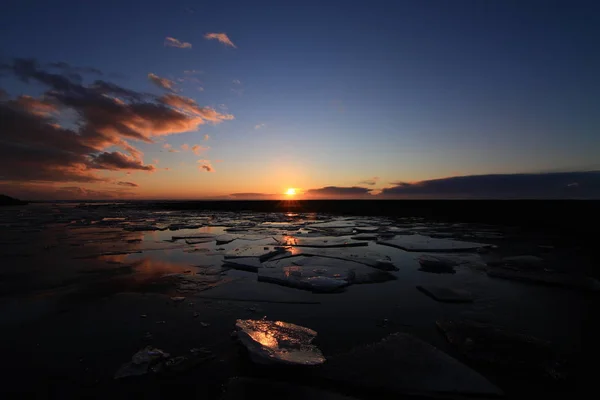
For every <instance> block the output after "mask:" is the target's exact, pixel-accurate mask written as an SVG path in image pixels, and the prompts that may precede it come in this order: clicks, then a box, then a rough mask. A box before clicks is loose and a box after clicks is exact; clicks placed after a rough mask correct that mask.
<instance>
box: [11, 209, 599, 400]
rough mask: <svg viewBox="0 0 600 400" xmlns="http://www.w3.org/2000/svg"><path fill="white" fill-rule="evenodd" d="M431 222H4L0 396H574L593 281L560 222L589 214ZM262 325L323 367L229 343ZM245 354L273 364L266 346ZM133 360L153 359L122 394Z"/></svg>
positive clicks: (150, 217) (478, 212) (587, 242)
mask: <svg viewBox="0 0 600 400" xmlns="http://www.w3.org/2000/svg"><path fill="white" fill-rule="evenodd" d="M429 204H433V203H430V202H406V203H399V202H382V201H378V202H376V204H375V202H337V203H336V202H312V203H304V205H302V204H301V203H299V202H296V203H294V202H208V203H207V202H203V203H191V202H172V203H166V202H161V203H124V204H110V203H108V204H99V203H92V204H76V203H75V204H73V203H61V204H30V205H27V206H18V207H8V208H3V209H1V210H0V225H1V230H0V232H1V233H0V252H1V255H2V263H1V264H2V266H1V267H0V329H1V330H2V333H3V334H2V337H3V340H2V341H1V342H0V347H1V348H0V351H1V354H2V355H3V363H2V364H1V365H2V366H1V367H0V368H1V369H2V371H1V373H2V377H3V382H4V383H3V385H2V387H1V388H0V391H1V392H2V393H4V394H8V393H15V392H18V393H21V394H25V393H30V394H35V395H36V396H37V397H38V398H44V397H52V398H66V397H84V396H85V397H88V398H107V397H117V398H125V397H131V396H138V397H142V398H162V397H175V396H182V395H183V396H185V397H189V398H196V397H198V398H199V397H201V398H204V399H212V398H221V397H224V398H228V399H240V398H257V397H265V396H266V397H275V396H278V397H284V398H288V397H289V398H311V399H312V398H328V399H332V398H349V397H351V398H364V399H366V398H374V397H382V398H402V397H399V396H404V397H412V396H417V397H421V398H422V397H423V396H425V397H435V398H438V397H448V396H450V397H453V398H456V397H458V398H461V397H467V398H473V397H498V396H506V397H508V398H521V397H523V398H524V397H531V396H536V397H537V396H547V395H556V394H562V395H565V396H568V395H572V394H573V393H575V392H578V391H583V390H585V389H586V388H588V387H590V386H592V384H593V383H594V380H593V379H594V378H593V377H592V376H591V375H592V372H591V371H593V368H590V367H589V366H590V365H595V364H594V363H595V361H596V358H595V356H596V352H597V351H598V346H597V345H596V342H597V339H596V337H597V333H598V332H597V331H595V330H594V326H595V317H594V316H595V315H597V312H598V282H597V281H596V280H595V278H597V277H598V269H597V267H598V266H597V263H596V261H595V259H594V258H593V254H594V252H595V248H594V247H593V246H592V245H591V243H593V242H592V239H593V236H590V235H589V232H588V235H587V236H586V235H585V234H584V228H580V227H579V226H578V225H576V224H575V223H574V222H573V221H572V220H570V219H569V218H568V217H567V216H566V215H570V218H571V219H578V222H579V223H580V225H582V224H581V222H584V221H585V224H583V225H585V226H588V227H589V226H590V224H592V225H593V224H594V222H593V220H594V218H597V217H596V215H597V213H595V210H594V209H593V206H594V205H595V203H588V202H575V203H573V202H522V203H519V204H520V206H519V207H521V208H519V209H516V211H513V213H512V214H511V213H510V211H509V210H510V208H509V207H508V206H507V205H506V204H508V202H506V203H503V202H477V204H479V205H478V207H480V208H475V207H472V206H471V205H472V204H473V203H469V202H466V203H465V202H463V203H461V202H441V203H435V204H434V206H431V207H429V208H428V205H429ZM514 204H517V203H513V205H514ZM573 204H576V205H575V206H574V205H573ZM200 205H202V209H200ZM486 206H487V209H485V207H486ZM226 207H229V208H228V209H224V208H226ZM307 207H308V208H307ZM332 208H335V210H333V209H332ZM469 208H472V210H471V213H470V214H469ZM482 208H483V209H482ZM452 210H453V211H452ZM334 211H335V214H332V212H334ZM450 211H452V212H453V213H454V214H451V213H450ZM585 213H589V214H587V218H586V215H585ZM516 215H519V216H520V218H521V221H520V223H519V221H518V220H517V218H516ZM525 215H528V216H529V218H528V219H526V220H525V219H523V218H524V217H525ZM544 215H545V217H544ZM535 221H538V222H540V221H543V223H541V224H539V225H536V224H535V223H534V222H535ZM588 231H589V228H588ZM263 318H264V319H265V320H266V321H284V322H288V323H292V324H296V325H299V326H304V327H307V328H310V329H311V330H314V331H315V332H316V333H317V336H316V338H315V339H314V342H313V344H314V345H315V346H317V348H318V349H319V351H320V352H322V353H320V354H322V356H323V357H324V359H326V361H325V362H324V363H323V364H322V365H315V366H306V365H290V363H287V364H285V365H280V364H276V362H277V360H274V359H269V362H267V363H266V364H264V363H263V364H261V363H259V360H257V359H256V357H255V355H254V356H253V354H254V353H251V354H248V351H247V350H246V348H245V347H244V345H243V344H242V343H240V342H239V341H238V340H237V339H236V337H235V336H236V335H235V334H234V335H233V336H232V333H233V332H234V331H235V326H236V321H237V320H240V319H241V320H245V319H251V320H261V319H263ZM257 340H258V341H257V342H256V343H258V344H257V345H258V346H263V347H264V346H267V347H269V346H275V348H276V349H277V348H279V347H278V346H283V345H284V342H283V341H282V340H281V338H279V339H273V336H272V332H270V331H268V330H267V331H265V332H262V333H261V336H259V337H258V339H257ZM278 340H279V341H278ZM146 346H152V347H153V348H158V349H161V350H163V351H164V352H166V353H169V354H170V356H169V358H165V359H164V360H163V361H164V362H163V361H161V362H160V364H159V363H156V364H153V368H150V369H148V370H147V371H144V372H145V373H143V374H142V375H140V376H126V375H128V371H130V370H128V369H126V368H125V369H123V368H122V366H123V365H124V364H126V363H128V362H130V361H131V360H132V356H134V354H136V353H137V352H139V351H140V350H142V349H144V348H146ZM277 351H278V350H277ZM277 351H276V352H275V353H274V354H275V356H276V355H277V354H282V353H277ZM286 351H287V350H286ZM284 353H285V352H284ZM199 355H201V356H199ZM177 356H185V357H183V358H176V357H177ZM275 358H276V357H275ZM181 360H185V362H181V363H180V362H179V361H181ZM292 364H293V363H292ZM118 371H120V372H118ZM122 371H125V372H126V373H124V374H123V373H122ZM115 375H117V376H119V377H120V378H119V379H115ZM124 375H125V376H124Z"/></svg>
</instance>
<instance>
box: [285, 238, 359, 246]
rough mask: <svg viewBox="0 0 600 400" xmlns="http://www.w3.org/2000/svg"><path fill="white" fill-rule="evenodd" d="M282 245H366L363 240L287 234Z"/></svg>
mask: <svg viewBox="0 0 600 400" xmlns="http://www.w3.org/2000/svg"><path fill="white" fill-rule="evenodd" d="M283 244H284V245H286V246H295V247H316V248H331V247H360V246H367V245H368V243H365V242H353V241H351V240H347V239H338V238H336V239H332V238H331V237H320V238H318V237H311V238H298V237H291V236H288V237H286V238H285V240H284V243H283Z"/></svg>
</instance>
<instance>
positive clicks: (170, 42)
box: [165, 36, 192, 49]
mask: <svg viewBox="0 0 600 400" xmlns="http://www.w3.org/2000/svg"><path fill="white" fill-rule="evenodd" d="M165 46H169V47H177V48H179V49H191V48H192V44H191V43H188V42H180V41H179V40H177V39H175V38H173V37H169V36H167V37H166V38H165Z"/></svg>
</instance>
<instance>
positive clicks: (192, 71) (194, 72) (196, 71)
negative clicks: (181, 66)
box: [183, 69, 202, 75]
mask: <svg viewBox="0 0 600 400" xmlns="http://www.w3.org/2000/svg"><path fill="white" fill-rule="evenodd" d="M183 73H184V74H185V75H198V74H201V73H202V71H200V70H199V69H186V70H184V71H183Z"/></svg>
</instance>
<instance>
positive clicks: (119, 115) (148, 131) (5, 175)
mask: <svg viewBox="0 0 600 400" xmlns="http://www.w3.org/2000/svg"><path fill="white" fill-rule="evenodd" d="M0 68H1V69H2V70H3V72H4V73H5V77H6V76H11V77H15V78H17V79H19V80H20V81H22V82H25V83H28V82H34V83H37V84H39V85H41V86H42V87H45V88H46V91H45V92H43V94H42V95H41V96H40V97H38V98H34V97H31V96H21V97H17V98H15V99H11V98H10V97H8V96H5V97H3V98H2V99H0V121H2V134H1V135H0V182H13V183H15V182H68V181H71V182H110V181H111V179H109V178H108V177H107V176H106V175H100V174H98V171H101V170H108V171H115V170H118V169H123V170H145V171H152V170H153V169H154V167H153V166H152V165H145V164H144V163H143V160H142V158H143V154H142V152H141V151H139V150H138V149H136V148H135V147H134V146H133V145H132V144H130V142H131V141H135V140H137V141H143V142H148V143H153V142H154V141H155V138H156V137H160V136H164V135H172V134H176V133H182V132H188V131H194V130H197V129H198V127H199V126H200V125H202V124H205V123H214V124H216V123H219V122H222V121H224V120H228V119H233V116H232V115H229V114H221V113H219V112H217V111H215V110H213V109H211V108H204V107H200V106H198V104H196V102H194V101H193V100H191V99H187V98H185V97H182V96H176V95H171V94H168V95H166V96H155V95H151V94H147V93H140V92H136V91H133V90H129V89H126V88H123V87H121V86H119V85H116V84H113V83H111V82H106V81H102V80H96V81H94V82H92V83H91V84H87V85H85V84H82V83H81V79H79V78H78V77H75V76H72V75H73V73H72V72H69V73H68V74H64V73H62V72H61V73H55V72H54V70H56V69H57V68H56V67H53V68H52V69H49V68H43V67H41V66H40V64H38V63H37V62H36V61H35V60H32V59H15V60H13V61H11V62H10V63H7V64H2V65H0ZM59 70H60V68H59ZM7 74H8V75H7ZM38 87H39V86H38ZM36 89H37V88H36ZM63 116H65V117H66V118H68V124H67V125H65V126H61V125H60V124H59V121H60V122H62V120H63V119H62V118H63ZM59 119H60V120H59ZM115 147H117V148H120V149H122V150H123V151H124V152H125V153H128V154H125V153H123V152H120V151H114V150H115V149H114V148H115Z"/></svg>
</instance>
